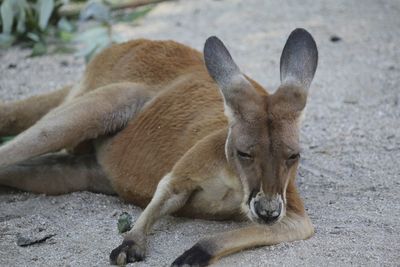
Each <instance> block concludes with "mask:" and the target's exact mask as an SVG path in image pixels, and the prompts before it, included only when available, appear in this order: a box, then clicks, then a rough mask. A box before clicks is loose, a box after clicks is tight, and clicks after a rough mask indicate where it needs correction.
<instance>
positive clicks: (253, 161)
mask: <svg viewBox="0 0 400 267" xmlns="http://www.w3.org/2000/svg"><path fill="white" fill-rule="evenodd" d="M204 59H205V64H206V67H207V69H208V72H209V74H210V76H211V77H212V78H213V79H214V80H215V81H216V83H217V84H218V86H219V89H220V91H221V93H222V96H223V99H224V104H225V115H226V116H227V118H228V121H229V133H228V136H227V140H226V145H225V154H226V157H227V160H228V163H229V164H230V165H231V166H232V168H233V169H234V170H235V171H236V172H237V174H238V176H239V177H240V180H241V182H242V185H243V190H244V193H245V197H244V200H243V205H242V208H243V210H244V212H246V214H247V215H248V216H249V217H250V219H252V220H253V221H256V222H259V223H267V224H271V223H274V222H276V221H278V220H279V219H280V218H282V217H283V216H284V215H285V212H286V189H287V186H288V183H289V181H290V179H294V177H295V176H296V172H297V167H298V164H299V158H300V146H299V125H300V119H301V114H302V111H303V109H304V107H305V105H306V100H307V93H308V89H309V87H310V84H311V81H312V79H313V77H314V73H315V70H316V68H317V61H318V51H317V46H316V44H315V42H314V39H313V38H312V36H311V35H310V34H309V33H308V32H307V31H306V30H304V29H296V30H294V31H293V32H292V33H291V34H290V36H289V38H288V40H287V42H286V45H285V47H284V49H283V52H282V55H281V62H280V75H281V85H280V86H279V88H278V89H277V90H276V92H275V93H274V94H272V95H268V94H264V93H262V94H261V93H260V91H257V90H256V89H255V87H254V85H253V84H252V83H251V82H250V81H249V80H248V79H247V78H246V76H244V75H243V73H242V72H241V71H240V69H239V68H238V66H237V65H236V64H235V62H234V61H233V59H232V57H231V55H230V54H229V52H228V50H227V49H226V47H225V46H224V44H223V43H222V42H221V41H220V40H219V39H218V38H216V37H210V38H208V39H207V41H206V44H205V47H204Z"/></svg>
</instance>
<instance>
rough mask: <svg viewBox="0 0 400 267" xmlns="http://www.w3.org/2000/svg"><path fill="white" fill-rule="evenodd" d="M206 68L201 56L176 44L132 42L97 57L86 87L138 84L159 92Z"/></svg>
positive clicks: (119, 45) (91, 67) (88, 74)
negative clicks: (170, 84) (191, 73)
mask: <svg viewBox="0 0 400 267" xmlns="http://www.w3.org/2000/svg"><path fill="white" fill-rule="evenodd" d="M203 65H204V63H203V58H202V54H201V53H200V52H198V51H197V50H194V49H192V48H190V47H188V46H185V45H182V44H179V43H177V42H174V41H151V40H146V39H139V40H133V41H129V42H126V43H122V44H117V45H113V46H112V47H110V48H108V49H105V50H104V51H102V52H101V53H100V54H99V55H97V56H96V57H95V58H94V59H93V60H92V61H91V62H90V63H89V65H88V67H87V69H86V72H85V76H84V87H85V88H87V90H93V89H96V88H99V87H101V86H104V85H107V84H111V83H117V82H136V83H144V84H147V85H152V86H154V87H156V88H159V87H160V86H161V85H163V84H165V83H168V82H170V81H172V80H175V79H176V78H177V77H179V76H181V75H182V74H183V73H188V72H191V71H192V70H195V69H204V67H203ZM204 70H205V69H204Z"/></svg>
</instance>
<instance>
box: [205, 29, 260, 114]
mask: <svg viewBox="0 0 400 267" xmlns="http://www.w3.org/2000/svg"><path fill="white" fill-rule="evenodd" d="M204 61H205V64H206V67H207V70H208V73H209V74H210V76H211V77H212V78H213V79H214V80H215V81H216V83H217V84H218V87H219V89H220V91H221V93H222V95H223V97H224V103H225V114H226V115H227V117H228V119H229V120H230V121H231V120H233V119H236V118H237V117H238V116H241V117H243V116H245V115H248V114H249V113H251V110H250V109H256V108H257V107H258V105H259V104H260V103H261V99H260V96H259V95H258V93H257V92H256V90H255V89H254V87H253V86H252V85H251V83H250V82H249V81H248V80H247V78H246V77H245V76H244V75H243V74H242V72H241V71H240V69H239V67H238V66H237V65H236V63H235V62H234V61H233V59H232V56H231V55H230V54H229V51H228V49H227V48H226V47H225V45H224V44H223V43H222V41H221V40H220V39H218V38H217V37H215V36H212V37H209V38H208V39H207V41H206V43H205V45H204ZM234 117H235V118H234Z"/></svg>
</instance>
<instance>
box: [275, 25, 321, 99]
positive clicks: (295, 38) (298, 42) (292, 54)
mask: <svg viewBox="0 0 400 267" xmlns="http://www.w3.org/2000/svg"><path fill="white" fill-rule="evenodd" d="M317 64H318V50H317V45H316V44H315V41H314V39H313V37H312V36H311V34H310V33H309V32H307V31H306V30H304V29H295V30H294V31H293V32H292V33H291V34H290V35H289V38H288V40H287V41H286V44H285V47H284V48H283V51H282V55H281V64H280V65H281V66H280V69H281V83H282V85H295V86H298V87H301V88H302V89H304V90H306V91H307V90H308V89H309V87H310V84H311V81H312V79H313V78H314V74H315V70H316V69H317Z"/></svg>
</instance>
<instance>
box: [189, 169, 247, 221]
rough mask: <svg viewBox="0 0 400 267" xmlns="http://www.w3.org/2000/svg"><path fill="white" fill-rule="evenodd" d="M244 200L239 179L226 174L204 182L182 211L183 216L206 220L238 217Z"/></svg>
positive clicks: (222, 173)
mask: <svg viewBox="0 0 400 267" xmlns="http://www.w3.org/2000/svg"><path fill="white" fill-rule="evenodd" d="M242 199H243V189H242V185H241V183H240V181H239V179H238V178H237V177H235V176H233V175H230V174H228V173H226V172H221V173H220V174H218V175H217V176H215V177H212V178H209V179H207V180H204V181H203V182H202V183H200V185H199V189H198V190H196V191H195V192H194V193H193V194H192V196H191V197H190V199H189V201H188V202H187V204H186V205H185V207H184V208H183V210H182V213H183V214H182V215H184V216H190V217H197V218H204V219H209V218H211V219H232V218H236V217H238V214H239V210H240V205H241V202H242Z"/></svg>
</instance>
